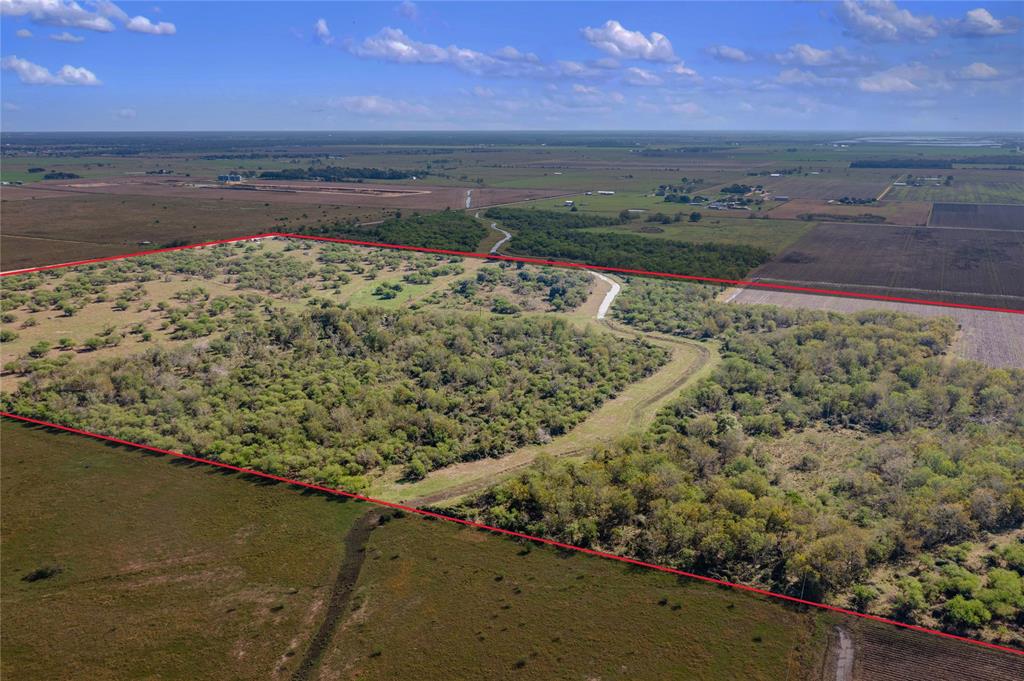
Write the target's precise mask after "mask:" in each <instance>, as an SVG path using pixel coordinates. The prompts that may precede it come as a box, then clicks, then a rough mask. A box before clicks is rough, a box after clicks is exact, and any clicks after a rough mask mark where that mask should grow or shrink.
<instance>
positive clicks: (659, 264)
mask: <svg viewBox="0 0 1024 681" xmlns="http://www.w3.org/2000/svg"><path fill="white" fill-rule="evenodd" d="M485 216H486V217H489V218H492V219H495V220H501V221H502V223H503V224H504V225H505V226H506V227H510V228H512V229H515V230H516V233H515V238H513V239H512V240H511V241H510V242H509V244H508V250H509V251H511V252H513V253H518V254H523V255H535V256H545V257H550V258H558V259H564V260H574V261H578V262H586V263H590V264H594V265H607V266H612V267H625V268H630V269H639V270H651V271H657V272H673V273H676V274H690V275H697V276H705V277H721V278H726V279H739V278H742V277H743V276H745V275H746V274H747V272H749V271H750V270H751V269H753V268H754V267H757V266H758V265H760V264H761V263H763V262H765V261H766V260H768V258H769V257H770V254H769V253H768V251H766V250H764V249H762V248H755V247H753V246H736V245H726V244H693V243H688V242H682V241H671V240H667V239H649V238H646V237H642V236H637V235H635V234H611V233H603V232H590V231H584V230H585V229H586V228H588V227H596V226H605V225H607V224H619V223H618V222H616V221H615V220H614V219H613V218H608V217H603V216H595V215H586V214H579V213H573V214H564V213H556V212H552V211H535V210H529V209H522V208H491V209H489V210H488V211H487V212H486V213H485ZM698 219H699V216H698ZM620 220H621V218H620ZM609 221H610V222H609Z"/></svg>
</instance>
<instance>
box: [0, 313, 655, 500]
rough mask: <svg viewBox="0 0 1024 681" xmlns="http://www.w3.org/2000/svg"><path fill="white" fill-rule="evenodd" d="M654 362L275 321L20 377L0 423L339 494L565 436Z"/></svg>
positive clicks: (376, 324) (400, 324) (487, 331)
mask: <svg viewBox="0 0 1024 681" xmlns="http://www.w3.org/2000/svg"><path fill="white" fill-rule="evenodd" d="M665 360H666V353H665V352H664V351H663V350H661V349H659V348H656V347H653V346H650V345H647V344H645V343H641V342H639V341H624V340H619V339H616V338H614V337H612V336H610V335H608V334H603V333H598V332H593V331H578V330H576V329H575V328H574V327H572V326H571V325H570V324H568V323H567V322H564V321H561V320H558V319H554V318H548V317H545V318H524V319H501V318H494V317H487V316H479V315H453V314H451V313H447V314H442V313H427V312H410V311H399V312H394V311H384V310H381V309H378V308H365V309H358V310H356V309H351V310H349V309H344V308H340V307H336V306H331V305H327V304H324V306H322V307H320V308H316V309H312V310H309V311H306V312H302V313H293V312H288V311H285V310H284V309H275V310H272V311H270V312H269V313H268V314H267V315H264V316H256V317H252V318H239V319H238V320H236V321H235V322H234V323H232V324H231V325H230V326H229V327H228V329H227V330H226V333H224V334H223V335H222V336H220V337H217V338H213V339H210V340H201V341H199V342H195V343H192V344H189V345H185V346H177V347H174V348H163V347H156V348H151V349H149V350H147V351H145V352H143V353H141V354H136V355H131V356H128V357H121V358H115V359H107V360H99V361H96V362H92V363H89V364H77V363H71V364H68V365H67V366H65V367H63V368H61V370H59V371H50V372H37V373H32V374H31V375H29V376H28V377H27V378H26V380H25V381H24V382H23V383H21V385H20V386H19V387H18V389H17V390H16V391H15V392H14V393H13V394H7V395H5V396H4V398H3V404H4V409H6V410H9V411H13V412H15V413H19V414H24V415H28V416H34V417H37V418H42V419H46V420H51V421H56V422H60V423H66V424H71V425H77V426H81V427H86V428H90V429H92V430H96V431H99V432H104V433H109V434H111V435H115V436H117V437H122V438H125V439H128V440H132V441H137V442H148V443H153V444H155V445H157V446H164V447H170V448H181V449H183V450H184V451H186V452H191V453H202V454H204V455H208V456H213V457H216V458H218V459H220V460H223V461H227V462H229V463H233V464H236V465H244V466H252V467H256V468H259V469H261V470H266V471H270V472H274V473H279V474H287V475H297V476H301V477H303V478H306V479H314V480H319V481H322V482H327V483H329V484H334V485H343V486H345V487H348V488H352V487H359V486H360V485H361V484H362V482H363V480H362V477H361V476H363V475H364V474H366V473H367V472H369V471H371V470H373V469H377V468H382V467H386V466H388V465H405V466H406V467H407V470H406V472H407V474H408V475H409V476H412V477H416V476H419V475H422V474H423V473H425V472H426V471H427V470H430V469H433V468H437V467H440V466H445V465H448V464H451V463H453V462H456V461H462V460H466V459H474V458H479V457H485V456H501V455H503V454H505V453H507V452H509V451H511V450H512V449H514V448H516V447H518V446H521V445H523V444H527V443H535V442H541V441H543V440H545V439H546V438H548V437H551V436H553V435H558V434H560V433H563V432H565V431H567V430H568V429H570V428H572V427H573V426H574V425H576V424H577V423H578V422H579V421H581V420H582V419H583V418H584V417H585V416H586V414H587V413H589V412H590V411H592V410H593V409H595V408H596V407H597V406H598V405H599V404H600V403H601V402H602V401H604V400H605V399H608V398H609V397H611V396H614V395H615V394H616V392H618V391H619V390H621V389H622V388H623V387H625V386H626V385H627V384H628V383H630V382H632V381H635V380H637V379H639V378H641V377H642V376H644V375H646V374H648V373H650V372H652V371H653V370H654V369H655V368H657V367H658V366H660V365H661V364H662V363H663V362H664V361H665Z"/></svg>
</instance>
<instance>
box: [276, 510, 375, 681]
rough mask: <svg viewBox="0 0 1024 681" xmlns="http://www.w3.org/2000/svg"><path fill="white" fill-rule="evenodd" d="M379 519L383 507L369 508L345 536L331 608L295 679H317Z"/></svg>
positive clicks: (295, 674)
mask: <svg viewBox="0 0 1024 681" xmlns="http://www.w3.org/2000/svg"><path fill="white" fill-rule="evenodd" d="M379 520H380V511H379V510H377V509H371V510H368V511H367V512H366V513H365V514H364V515H363V516H362V517H360V518H359V520H357V521H356V522H355V524H354V525H352V529H350V530H349V531H348V534H347V535H345V540H344V542H345V553H344V556H343V557H342V559H341V560H342V562H341V565H340V566H339V567H338V576H337V577H336V578H335V579H334V585H333V586H332V587H331V594H330V596H329V597H328V600H327V611H326V613H325V614H324V619H323V622H321V623H320V628H319V629H317V632H316V633H315V634H314V635H313V639H312V640H311V641H310V643H309V648H308V649H307V651H306V654H305V655H304V656H303V658H302V661H301V662H299V666H298V668H297V669H296V670H295V673H294V674H292V681H307V679H311V678H313V677H314V673H315V672H316V670H317V668H318V667H319V666H320V660H321V658H322V657H323V654H324V650H325V649H326V648H327V644H329V643H330V642H331V637H332V636H333V635H334V632H335V630H336V629H337V628H338V625H339V624H340V623H341V621H342V620H343V619H344V615H345V613H346V612H347V611H348V606H349V603H351V602H352V594H353V592H354V591H355V588H356V581H357V580H358V579H359V572H360V570H362V568H363V561H365V560H366V543H367V542H368V541H369V539H370V533H371V532H373V530H374V528H375V527H377V524H378V522H379Z"/></svg>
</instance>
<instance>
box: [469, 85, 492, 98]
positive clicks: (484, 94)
mask: <svg viewBox="0 0 1024 681" xmlns="http://www.w3.org/2000/svg"><path fill="white" fill-rule="evenodd" d="M473 94H474V95H476V96H477V97H480V98H481V99H487V98H489V97H493V96H494V90H492V89H491V88H489V87H484V86H482V85H475V86H474V87H473Z"/></svg>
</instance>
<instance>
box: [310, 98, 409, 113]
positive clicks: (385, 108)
mask: <svg viewBox="0 0 1024 681" xmlns="http://www.w3.org/2000/svg"><path fill="white" fill-rule="evenodd" d="M327 103H328V105H329V106H331V107H335V108H338V109H342V110H344V111H348V112H349V113H354V114H359V115H362V116H396V115H400V114H409V113H425V112H426V109H425V108H424V107H422V106H420V105H418V104H410V103H409V102H406V101H403V100H401V99H390V98H388V97H379V96H377V95H359V96H349V97H334V98H332V99H330V100H328V102H327Z"/></svg>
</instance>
